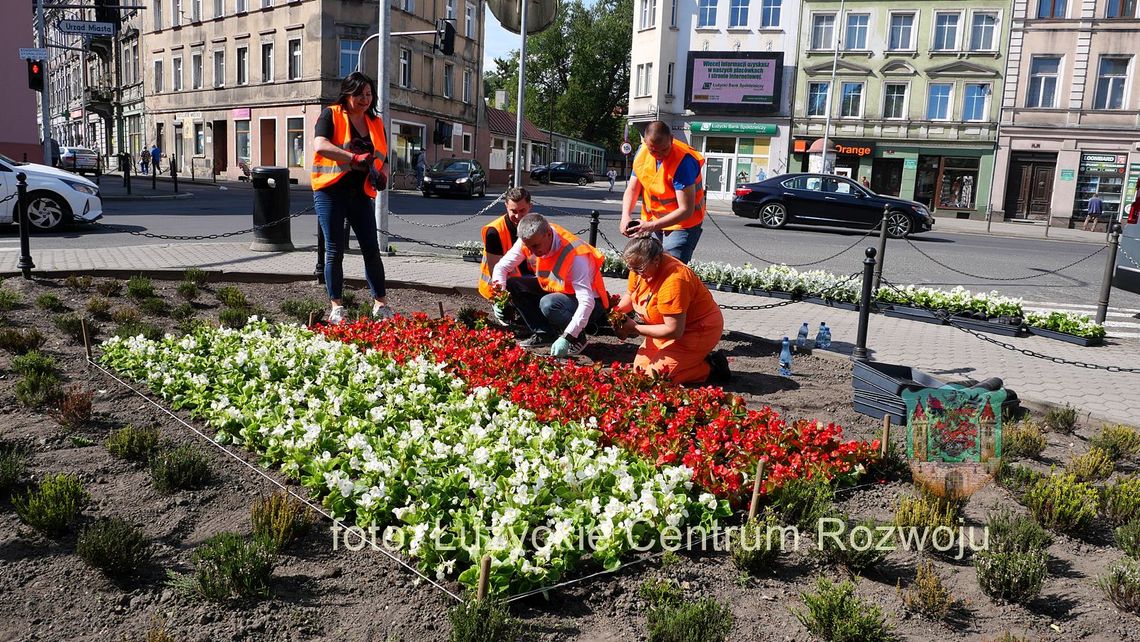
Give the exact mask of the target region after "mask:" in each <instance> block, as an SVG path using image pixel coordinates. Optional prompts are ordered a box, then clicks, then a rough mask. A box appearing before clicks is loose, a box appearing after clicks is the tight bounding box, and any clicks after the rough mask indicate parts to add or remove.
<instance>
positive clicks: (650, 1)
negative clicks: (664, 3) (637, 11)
mask: <svg viewBox="0 0 1140 642" xmlns="http://www.w3.org/2000/svg"><path fill="white" fill-rule="evenodd" d="M656 26H657V0H641V28H642V29H652V28H653V27H656Z"/></svg>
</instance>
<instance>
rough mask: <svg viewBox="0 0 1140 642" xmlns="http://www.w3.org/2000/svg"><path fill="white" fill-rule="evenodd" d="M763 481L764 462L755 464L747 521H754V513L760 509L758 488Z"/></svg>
mask: <svg viewBox="0 0 1140 642" xmlns="http://www.w3.org/2000/svg"><path fill="white" fill-rule="evenodd" d="M763 481H764V460H763V459H761V460H760V461H758V462H756V479H755V480H754V481H753V482H752V503H751V504H749V505H748V521H750V522H751V521H752V520H754V519H756V511H757V509H759V508H760V487H761V486H762V485H763Z"/></svg>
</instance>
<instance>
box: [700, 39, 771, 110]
mask: <svg viewBox="0 0 1140 642" xmlns="http://www.w3.org/2000/svg"><path fill="white" fill-rule="evenodd" d="M688 65H689V69H688V72H689V73H688V74H687V75H686V79H685V109H691V110H693V111H694V112H696V113H698V114H756V113H772V112H778V111H780V100H781V98H782V97H781V95H780V94H781V88H782V85H783V72H784V54H783V52H779V51H690V52H689V61H688Z"/></svg>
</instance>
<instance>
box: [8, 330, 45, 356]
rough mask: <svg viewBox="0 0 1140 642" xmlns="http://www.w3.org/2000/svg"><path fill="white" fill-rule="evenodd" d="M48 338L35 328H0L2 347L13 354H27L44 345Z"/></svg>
mask: <svg viewBox="0 0 1140 642" xmlns="http://www.w3.org/2000/svg"><path fill="white" fill-rule="evenodd" d="M46 341H47V338H46V337H45V336H44V335H43V333H42V332H40V331H39V330H37V329H35V328H28V329H27V330H21V329H19V328H0V348H2V349H4V350H7V351H8V352H11V353H12V354H27V353H29V352H31V351H32V350H39V349H40V348H42V347H43V346H44V343H45V342H46Z"/></svg>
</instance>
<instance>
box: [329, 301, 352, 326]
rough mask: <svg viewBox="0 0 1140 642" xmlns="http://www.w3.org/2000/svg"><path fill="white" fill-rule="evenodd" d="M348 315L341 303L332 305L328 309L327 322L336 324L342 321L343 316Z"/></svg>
mask: <svg viewBox="0 0 1140 642" xmlns="http://www.w3.org/2000/svg"><path fill="white" fill-rule="evenodd" d="M346 317H348V311H347V310H346V309H345V307H344V306H343V305H334V306H333V309H332V310H330V311H329V324H330V325H336V324H338V323H344V320H345V318H346Z"/></svg>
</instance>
